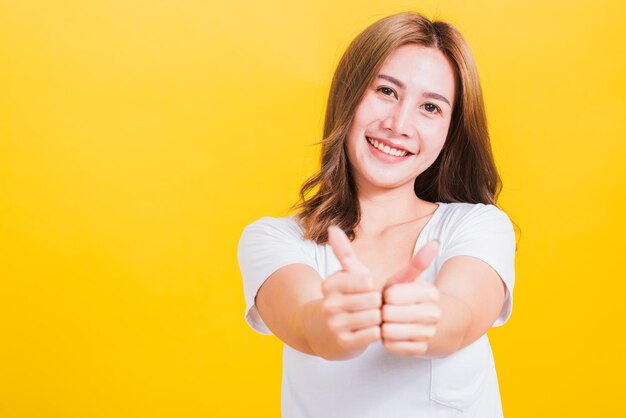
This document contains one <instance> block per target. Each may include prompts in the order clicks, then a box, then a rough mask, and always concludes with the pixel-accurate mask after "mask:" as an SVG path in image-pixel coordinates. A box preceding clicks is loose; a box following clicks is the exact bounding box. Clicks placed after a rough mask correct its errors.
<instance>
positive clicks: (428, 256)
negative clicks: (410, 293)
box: [385, 241, 439, 286]
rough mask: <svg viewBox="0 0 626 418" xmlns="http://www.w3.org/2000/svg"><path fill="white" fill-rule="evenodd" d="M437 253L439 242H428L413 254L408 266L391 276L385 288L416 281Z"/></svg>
mask: <svg viewBox="0 0 626 418" xmlns="http://www.w3.org/2000/svg"><path fill="white" fill-rule="evenodd" d="M438 251H439V241H429V242H427V243H426V245H424V246H423V247H422V248H421V249H420V250H419V251H418V252H417V254H415V256H414V257H413V259H411V262H410V263H409V265H408V266H407V267H406V268H405V269H404V270H402V271H400V272H398V273H396V274H394V275H393V276H391V277H390V278H389V279H388V280H387V283H385V286H391V285H393V284H397V283H406V282H411V281H413V280H415V279H417V278H418V277H419V276H420V275H421V274H422V273H423V272H424V270H426V269H427V268H428V266H430V264H431V263H432V262H433V260H434V259H435V257H436V256H437V252H438Z"/></svg>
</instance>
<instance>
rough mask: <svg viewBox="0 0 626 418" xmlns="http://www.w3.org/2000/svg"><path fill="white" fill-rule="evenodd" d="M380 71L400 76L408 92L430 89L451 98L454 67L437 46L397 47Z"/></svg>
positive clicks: (453, 86)
mask: <svg viewBox="0 0 626 418" xmlns="http://www.w3.org/2000/svg"><path fill="white" fill-rule="evenodd" d="M379 74H386V75H390V76H393V77H395V78H397V79H399V80H400V81H402V83H403V84H404V85H405V88H406V90H408V91H416V92H423V91H425V90H429V91H431V90H432V91H435V92H437V93H439V94H442V95H444V96H446V97H448V98H449V99H450V100H452V99H453V98H454V92H455V77H454V68H453V67H452V64H451V63H450V61H449V60H448V58H447V57H446V56H445V55H444V54H443V53H442V52H441V51H440V50H438V49H436V48H430V47H425V46H421V45H415V44H409V45H403V46H401V47H398V48H396V49H394V50H393V51H392V52H391V53H390V54H389V56H388V57H387V59H386V60H385V62H384V63H383V65H382V67H381V69H380V71H379Z"/></svg>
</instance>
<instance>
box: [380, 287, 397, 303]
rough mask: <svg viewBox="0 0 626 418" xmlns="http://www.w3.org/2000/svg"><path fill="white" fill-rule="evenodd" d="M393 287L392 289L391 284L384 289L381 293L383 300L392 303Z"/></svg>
mask: <svg viewBox="0 0 626 418" xmlns="http://www.w3.org/2000/svg"><path fill="white" fill-rule="evenodd" d="M393 289H394V287H393V286H390V287H388V288H387V289H385V291H384V293H383V299H384V301H385V302H387V303H393V295H394V294H395V292H394V291H393Z"/></svg>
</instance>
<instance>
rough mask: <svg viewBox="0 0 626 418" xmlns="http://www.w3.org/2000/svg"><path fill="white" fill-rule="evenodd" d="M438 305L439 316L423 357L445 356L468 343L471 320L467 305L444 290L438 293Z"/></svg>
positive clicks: (470, 311) (470, 312)
mask: <svg viewBox="0 0 626 418" xmlns="http://www.w3.org/2000/svg"><path fill="white" fill-rule="evenodd" d="M439 306H440V309H441V318H440V320H439V323H438V325H437V331H436V333H435V335H434V336H433V337H432V339H431V340H430V341H429V343H428V348H427V350H426V353H425V354H424V357H429V358H435V357H445V356H448V355H450V354H452V353H454V352H455V351H457V350H459V349H461V348H463V347H464V346H466V345H467V344H468V343H469V342H468V341H466V336H467V335H468V331H469V329H470V327H471V324H472V321H473V314H472V310H471V309H470V308H469V306H468V305H467V304H466V303H465V302H463V301H462V300H461V299H458V298H456V297H454V296H452V295H449V294H446V293H444V292H441V293H440V299H439ZM470 342H471V341H470Z"/></svg>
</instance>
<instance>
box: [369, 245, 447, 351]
mask: <svg viewBox="0 0 626 418" xmlns="http://www.w3.org/2000/svg"><path fill="white" fill-rule="evenodd" d="M437 249H438V244H437V242H429V243H428V244H426V245H425V246H424V247H423V248H422V249H421V250H420V251H419V252H418V253H417V254H416V255H415V257H413V259H412V260H411V263H410V264H409V266H408V267H407V268H406V269H404V270H403V271H401V272H400V273H398V274H396V275H394V276H392V277H391V278H390V279H389V280H387V284H386V286H385V290H384V293H383V306H382V312H381V314H382V321H383V324H382V329H381V335H382V339H383V345H384V347H385V348H386V349H387V350H389V351H391V352H393V353H396V354H402V355H407V356H420V355H423V354H425V353H426V351H427V350H428V343H429V341H430V340H431V339H432V338H433V337H434V335H435V333H436V332H437V324H438V323H439V319H440V318H441V309H440V307H439V290H438V289H437V288H436V287H435V286H434V285H433V284H431V283H429V282H427V281H425V280H424V279H422V278H421V277H420V275H421V274H422V273H423V272H424V270H426V268H427V267H428V266H429V265H430V263H431V262H432V260H433V259H434V258H435V256H436V255H437Z"/></svg>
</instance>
